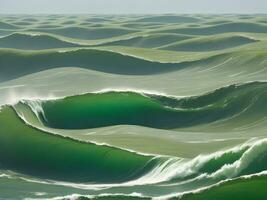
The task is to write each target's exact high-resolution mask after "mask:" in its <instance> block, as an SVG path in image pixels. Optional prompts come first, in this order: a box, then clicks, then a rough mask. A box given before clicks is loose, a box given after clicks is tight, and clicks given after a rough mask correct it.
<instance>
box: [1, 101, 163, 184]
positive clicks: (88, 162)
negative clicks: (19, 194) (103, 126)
mask: <svg viewBox="0 0 267 200" xmlns="http://www.w3.org/2000/svg"><path fill="white" fill-rule="evenodd" d="M151 159H152V157H150V156H143V155H138V154H135V153H131V152H128V151H124V150H120V149H116V148H112V147H108V146H98V145H95V144H91V143H84V142H79V141H75V140H72V139H69V138H63V137H60V136H56V135H53V134H49V133H46V132H43V131H41V130H38V129H35V128H33V127H31V126H28V125H26V124H25V123H24V122H23V121H22V120H21V119H20V118H19V117H18V116H17V114H16V112H15V111H14V110H13V109H12V108H11V107H9V106H5V107H3V108H2V109H1V111H0V169H6V170H12V171H16V172H19V173H23V174H27V175H31V176H36V177H41V178H45V179H53V180H61V181H70V182H83V183H85V182H94V183H116V182H123V181H128V180H132V179H135V178H138V177H140V176H142V175H143V174H144V173H146V172H148V171H149V170H151V168H152V167H153V166H154V165H155V164H156V163H157V162H158V161H156V160H153V161H151Z"/></svg>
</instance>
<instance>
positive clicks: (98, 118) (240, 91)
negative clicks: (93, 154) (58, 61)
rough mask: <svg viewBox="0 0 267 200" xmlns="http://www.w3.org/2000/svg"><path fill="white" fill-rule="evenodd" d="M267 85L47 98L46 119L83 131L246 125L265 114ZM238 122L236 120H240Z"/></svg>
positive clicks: (51, 124) (42, 116)
mask: <svg viewBox="0 0 267 200" xmlns="http://www.w3.org/2000/svg"><path fill="white" fill-rule="evenodd" d="M266 100H267V83H264V82H263V83H261V82H252V83H247V84H243V85H231V86H228V87H225V88H221V89H218V90H215V91H213V92H211V93H207V94H204V95H201V96H196V97H188V98H182V99H177V98H173V97H168V96H161V95H149V94H145V95H143V94H140V93H134V92H105V93H91V94H90V93H89V94H84V95H79V96H72V97H66V98H64V99H59V100H52V101H43V102H42V103H41V106H42V109H43V111H44V112H43V113H42V112H39V117H40V119H42V122H43V123H44V124H45V125H46V126H48V127H53V128H60V129H84V128H96V127H104V126H113V125H121V124H127V125H140V126H147V127H153V128H161V129H175V128H183V127H189V126H195V125H200V124H207V123H211V122H215V121H218V120H222V119H228V118H232V117H234V116H235V115H236V117H235V118H236V120H240V121H241V122H242V123H243V124H246V123H248V122H253V121H256V120H258V119H261V118H262V117H264V116H266V115H267V108H266V107H264V105H265V102H266ZM237 124H238V123H237Z"/></svg>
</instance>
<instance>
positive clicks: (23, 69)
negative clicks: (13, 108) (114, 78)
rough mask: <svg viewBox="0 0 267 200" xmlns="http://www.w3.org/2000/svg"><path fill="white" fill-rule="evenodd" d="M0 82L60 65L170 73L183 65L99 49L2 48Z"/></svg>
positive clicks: (116, 72)
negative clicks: (18, 49)
mask: <svg viewBox="0 0 267 200" xmlns="http://www.w3.org/2000/svg"><path fill="white" fill-rule="evenodd" d="M0 65H1V67H2V68H1V74H0V81H5V80H10V79H14V78H18V77H20V76H24V75H27V74H31V73H35V72H39V71H42V70H47V69H53V68H57V67H73V66H75V67H81V68H85V69H91V70H97V71H101V72H107V73H113V74H124V75H146V74H157V73H162V72H169V71H174V70H177V69H180V68H181V67H182V66H180V65H179V64H174V63H159V62H152V61H148V60H143V59H140V58H135V57H132V56H126V55H122V54H119V53H115V52H110V51H102V50H96V49H75V50H71V51H62V52H60V51H52V50H51V51H40V52H22V51H15V50H7V49H5V50H1V51H0Z"/></svg>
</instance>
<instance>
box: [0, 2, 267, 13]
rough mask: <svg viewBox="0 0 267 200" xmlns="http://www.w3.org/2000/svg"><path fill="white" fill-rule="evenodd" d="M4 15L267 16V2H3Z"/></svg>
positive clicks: (0, 3)
mask: <svg viewBox="0 0 267 200" xmlns="http://www.w3.org/2000/svg"><path fill="white" fill-rule="evenodd" d="M5 13H17V14H20V13H26V14H43V13H55V14H56V13H58V14H64V13H66V14H68V13H69V14H73V13H77V14H155V13H212V14H219V13H267V0H0V14H5Z"/></svg>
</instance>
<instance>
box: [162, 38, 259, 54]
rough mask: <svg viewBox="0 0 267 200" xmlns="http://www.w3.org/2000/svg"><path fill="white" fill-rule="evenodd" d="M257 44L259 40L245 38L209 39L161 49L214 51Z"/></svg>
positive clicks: (175, 44)
mask: <svg viewBox="0 0 267 200" xmlns="http://www.w3.org/2000/svg"><path fill="white" fill-rule="evenodd" d="M253 42H257V40H254V39H251V38H248V37H244V36H238V35H234V36H226V37H209V38H205V39H203V38H200V39H199V38H197V39H192V40H186V41H182V42H178V43H174V44H169V45H167V46H163V47H161V48H160V49H165V50H171V51H191V52H194V51H213V50H223V49H227V48H233V47H237V46H241V45H245V44H250V43H253Z"/></svg>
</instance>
